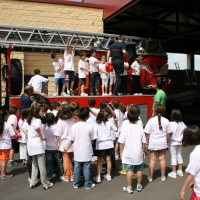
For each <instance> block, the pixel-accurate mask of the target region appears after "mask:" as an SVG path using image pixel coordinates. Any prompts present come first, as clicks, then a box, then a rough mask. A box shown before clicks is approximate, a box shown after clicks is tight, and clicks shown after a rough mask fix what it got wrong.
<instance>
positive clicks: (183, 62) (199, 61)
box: [167, 53, 200, 71]
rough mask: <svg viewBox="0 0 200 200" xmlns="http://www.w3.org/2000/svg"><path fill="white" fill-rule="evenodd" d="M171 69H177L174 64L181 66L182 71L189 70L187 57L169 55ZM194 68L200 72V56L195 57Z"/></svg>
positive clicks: (184, 55)
mask: <svg viewBox="0 0 200 200" xmlns="http://www.w3.org/2000/svg"><path fill="white" fill-rule="evenodd" d="M167 55H168V64H169V69H176V68H175V66H174V62H177V63H178V64H179V67H180V69H187V55H186V54H179V53H167ZM194 62H195V64H194V67H195V69H196V70H198V71H200V55H195V57H194Z"/></svg>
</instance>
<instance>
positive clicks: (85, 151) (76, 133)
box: [71, 122, 97, 162]
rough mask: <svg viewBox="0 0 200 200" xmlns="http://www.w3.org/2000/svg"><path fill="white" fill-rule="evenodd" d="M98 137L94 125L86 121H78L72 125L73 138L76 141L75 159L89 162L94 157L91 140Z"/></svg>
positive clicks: (74, 148)
mask: <svg viewBox="0 0 200 200" xmlns="http://www.w3.org/2000/svg"><path fill="white" fill-rule="evenodd" d="M96 138H97V133H96V129H95V128H94V126H92V125H90V124H88V123H86V122H77V123H76V124H74V125H73V127H72V138H71V140H72V141H74V147H73V151H74V161H77V162H88V161H90V160H91V159H92V154H93V151H92V143H91V140H95V139H96Z"/></svg>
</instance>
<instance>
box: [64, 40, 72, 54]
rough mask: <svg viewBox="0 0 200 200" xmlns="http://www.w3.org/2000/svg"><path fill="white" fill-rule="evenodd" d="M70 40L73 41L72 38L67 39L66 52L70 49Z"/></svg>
mask: <svg viewBox="0 0 200 200" xmlns="http://www.w3.org/2000/svg"><path fill="white" fill-rule="evenodd" d="M70 40H71V38H70V37H68V38H67V43H66V47H65V50H66V51H67V50H68V49H69V43H70Z"/></svg>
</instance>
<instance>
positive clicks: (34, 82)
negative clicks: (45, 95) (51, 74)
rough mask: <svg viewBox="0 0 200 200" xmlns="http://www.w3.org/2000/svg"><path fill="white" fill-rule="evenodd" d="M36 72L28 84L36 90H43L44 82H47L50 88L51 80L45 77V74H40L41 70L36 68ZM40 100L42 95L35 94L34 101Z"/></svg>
mask: <svg viewBox="0 0 200 200" xmlns="http://www.w3.org/2000/svg"><path fill="white" fill-rule="evenodd" d="M34 74H35V76H33V77H32V78H31V79H30V81H29V82H28V85H30V86H33V89H34V92H41V91H42V83H45V84H46V88H48V81H49V80H48V79H47V78H44V77H43V76H40V70H39V69H35V70H34ZM39 100H40V95H38V94H36V95H34V101H36V102H38V101H39Z"/></svg>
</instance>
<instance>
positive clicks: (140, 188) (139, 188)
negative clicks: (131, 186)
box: [137, 184, 142, 192]
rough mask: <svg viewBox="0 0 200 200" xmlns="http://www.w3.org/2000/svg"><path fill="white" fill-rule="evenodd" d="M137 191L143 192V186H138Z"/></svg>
mask: <svg viewBox="0 0 200 200" xmlns="http://www.w3.org/2000/svg"><path fill="white" fill-rule="evenodd" d="M137 191H138V192H141V191H142V185H141V184H137Z"/></svg>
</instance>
